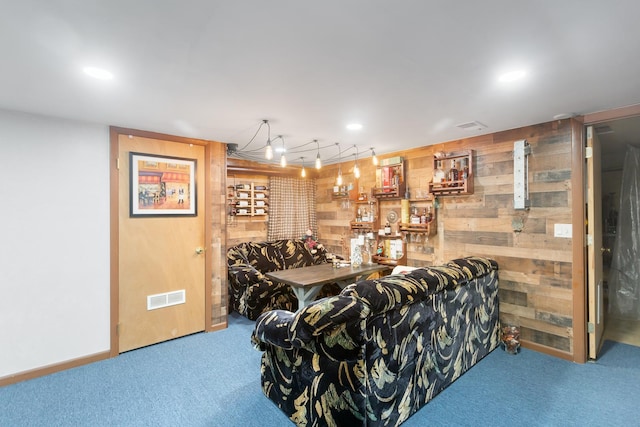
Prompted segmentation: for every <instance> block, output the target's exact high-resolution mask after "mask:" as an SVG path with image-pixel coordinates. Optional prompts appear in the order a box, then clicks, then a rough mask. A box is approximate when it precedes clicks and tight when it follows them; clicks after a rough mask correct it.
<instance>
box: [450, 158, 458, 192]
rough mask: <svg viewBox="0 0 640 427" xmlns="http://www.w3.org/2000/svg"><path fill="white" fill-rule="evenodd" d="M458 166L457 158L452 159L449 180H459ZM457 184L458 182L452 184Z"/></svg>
mask: <svg viewBox="0 0 640 427" xmlns="http://www.w3.org/2000/svg"><path fill="white" fill-rule="evenodd" d="M458 178H459V177H458V168H457V167H456V161H455V159H451V169H449V181H458ZM452 185H453V186H455V185H456V184H452Z"/></svg>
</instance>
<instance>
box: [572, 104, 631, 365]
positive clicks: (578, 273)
mask: <svg viewBox="0 0 640 427" xmlns="http://www.w3.org/2000/svg"><path fill="white" fill-rule="evenodd" d="M637 116H640V104H635V105H630V106H627V107H622V108H616V109H613V110H607V111H600V112H597V113H591V114H585V115H584V116H582V121H583V123H582V129H581V132H582V133H586V128H587V126H594V125H597V124H599V123H603V122H607V121H611V120H619V119H626V118H629V117H637ZM574 140H575V138H574ZM580 140H581V141H580V142H581V144H580V145H579V146H577V147H576V146H575V145H574V148H573V162H572V163H573V165H574V166H577V165H580V170H576V169H574V170H573V172H574V173H575V174H576V175H579V177H576V176H575V175H574V178H573V185H574V188H579V189H583V188H584V186H585V185H586V183H585V182H584V170H583V168H584V167H583V166H582V165H584V148H583V147H584V143H583V142H582V141H583V138H580ZM574 142H575V141H574ZM578 157H579V159H578ZM578 178H579V182H576V181H575V180H576V179H578ZM576 185H577V186H576ZM580 193H581V194H582V193H583V191H582V190H581V191H580ZM575 196H576V192H575V191H574V201H573V205H572V211H573V214H572V217H573V231H574V235H573V237H574V246H573V253H574V256H573V259H574V262H573V269H574V271H573V273H574V279H573V282H574V295H573V305H574V317H573V321H574V347H575V348H574V361H576V362H579V363H585V362H586V361H587V355H588V343H589V339H588V331H587V322H588V318H587V306H588V303H589V301H588V296H587V292H586V288H587V273H586V269H587V267H588V266H587V265H586V263H587V259H586V251H585V249H586V248H585V246H584V244H585V241H586V238H585V234H586V232H585V229H584V221H585V219H586V210H585V206H584V198H583V197H582V196H581V197H575ZM575 199H580V200H579V202H578V201H576V200H575ZM578 203H580V205H578ZM576 232H579V233H580V234H579V235H577V234H576ZM578 236H581V237H579V238H578V239H576V237H578ZM576 240H577V241H579V242H576ZM577 244H580V246H581V247H580V248H577V247H576V245H577ZM577 281H580V283H581V285H582V288H581V289H579V288H578V287H577V286H576V282H577Z"/></svg>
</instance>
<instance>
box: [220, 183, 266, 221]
mask: <svg viewBox="0 0 640 427" xmlns="http://www.w3.org/2000/svg"><path fill="white" fill-rule="evenodd" d="M228 190H229V191H228V192H227V193H228V194H229V195H228V196H227V197H228V204H229V210H230V213H231V215H234V216H249V217H254V216H258V217H261V216H265V217H266V215H267V214H268V212H269V190H268V188H267V187H266V186H264V185H255V184H254V183H253V182H252V183H250V184H237V185H236V186H235V187H233V186H230V187H229V189H228Z"/></svg>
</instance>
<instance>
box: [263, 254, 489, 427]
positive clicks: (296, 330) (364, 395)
mask: <svg viewBox="0 0 640 427" xmlns="http://www.w3.org/2000/svg"><path fill="white" fill-rule="evenodd" d="M498 314H499V313H498V265H497V263H496V262H495V261H493V260H490V259H486V258H479V257H469V258H464V259H457V260H453V261H451V262H449V263H447V264H446V265H443V266H438V267H425V268H420V269H417V270H413V271H411V272H408V273H406V274H395V275H389V276H386V277H382V278H380V279H375V280H363V281H359V282H356V283H353V284H351V285H349V286H347V287H346V288H345V289H343V290H342V292H341V293H340V294H339V295H337V296H333V297H328V298H324V299H321V300H318V301H315V302H314V303H312V304H311V305H309V306H307V307H305V308H303V309H302V310H300V311H298V312H297V313H291V312H289V311H284V310H274V311H270V312H267V313H264V314H262V315H261V316H260V317H259V318H258V320H257V321H256V326H255V329H254V332H253V335H252V341H253V343H254V345H255V346H256V347H257V348H258V349H260V350H262V351H264V353H263V355H262V366H261V375H262V378H261V380H262V390H263V392H264V394H265V395H266V396H267V397H268V398H269V399H271V400H272V401H273V402H275V404H276V405H277V406H278V407H279V408H280V409H281V410H282V411H283V412H284V413H285V414H287V416H289V418H290V419H291V421H293V422H294V423H296V424H297V425H299V426H308V427H311V426H325V425H326V426H359V425H361V426H387V425H388V426H395V425H398V424H401V423H402V422H404V421H405V420H406V419H407V418H409V416H411V415H412V414H413V413H415V412H416V411H417V410H418V409H420V408H421V407H422V406H423V405H425V404H426V403H427V402H428V401H429V400H431V399H432V398H433V397H434V396H435V395H437V394H438V393H440V392H441V391H442V390H443V389H445V388H446V387H447V386H448V385H449V384H451V383H452V382H453V381H455V380H456V378H458V377H459V376H460V375H462V374H463V373H464V372H466V371H467V370H468V369H470V368H471V367H472V366H473V365H474V364H476V363H477V362H478V361H479V360H480V359H482V358H483V357H485V356H486V355H487V354H488V353H489V352H491V351H492V350H493V349H494V348H495V347H497V346H498V344H499V319H498Z"/></svg>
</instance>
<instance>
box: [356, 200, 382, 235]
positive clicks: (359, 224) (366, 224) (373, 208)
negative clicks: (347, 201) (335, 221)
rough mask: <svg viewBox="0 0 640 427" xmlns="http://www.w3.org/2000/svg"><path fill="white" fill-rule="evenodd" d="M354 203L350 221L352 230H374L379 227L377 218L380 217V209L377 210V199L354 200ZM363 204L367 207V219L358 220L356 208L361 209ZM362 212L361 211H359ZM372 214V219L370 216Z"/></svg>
mask: <svg viewBox="0 0 640 427" xmlns="http://www.w3.org/2000/svg"><path fill="white" fill-rule="evenodd" d="M353 204H354V205H355V207H354V210H353V217H354V219H353V220H352V221H351V223H350V225H351V229H352V230H364V231H374V230H377V229H378V227H379V221H378V218H379V217H380V211H379V210H378V206H379V205H378V201H377V200H376V199H371V200H356V201H354V202H353ZM363 206H367V207H368V208H369V212H368V216H366V218H369V219H370V220H369V221H358V209H362V207H363ZM361 213H363V212H361ZM372 216H373V219H372V218H371V217H372Z"/></svg>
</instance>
